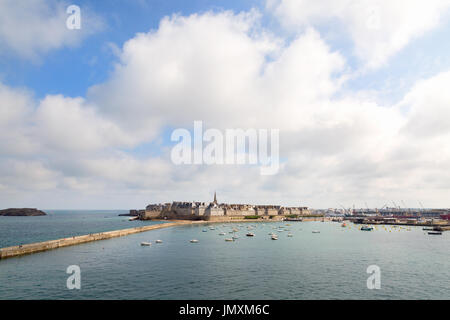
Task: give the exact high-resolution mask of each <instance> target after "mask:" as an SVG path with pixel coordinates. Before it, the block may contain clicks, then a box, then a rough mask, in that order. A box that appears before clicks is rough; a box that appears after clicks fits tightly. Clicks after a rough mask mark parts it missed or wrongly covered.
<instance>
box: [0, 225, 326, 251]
mask: <svg viewBox="0 0 450 320" xmlns="http://www.w3.org/2000/svg"><path fill="white" fill-rule="evenodd" d="M320 220H323V218H304V219H303V221H320ZM325 220H327V219H325ZM233 222H240V223H241V222H248V223H257V222H271V221H267V220H252V219H250V220H249V219H228V220H218V221H202V220H201V221H192V220H177V221H174V222H168V223H161V224H156V225H151V226H144V227H136V228H129V229H122V230H115V231H107V232H100V233H92V234H87V235H83V236H75V237H70V238H63V239H58V240H49V241H44V242H36V243H30V244H24V245H19V246H12V247H6V248H1V249H0V260H1V259H6V258H12V257H18V256H23V255H26V254H31V253H37V252H42V251H47V250H52V249H57V248H63V247H68V246H74V245H77V244H82V243H87V242H92V241H98V240H106V239H111V238H117V237H123V236H127V235H130V234H134V233H140V232H145V231H150V230H156V229H163V228H170V227H176V226H182V225H195V224H213V223H233ZM273 222H275V221H273Z"/></svg>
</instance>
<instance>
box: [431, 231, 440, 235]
mask: <svg viewBox="0 0 450 320" xmlns="http://www.w3.org/2000/svg"><path fill="white" fill-rule="evenodd" d="M428 234H431V235H441V234H442V231H429V232H428Z"/></svg>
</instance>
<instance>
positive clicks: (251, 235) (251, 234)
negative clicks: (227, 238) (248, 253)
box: [246, 232, 255, 237]
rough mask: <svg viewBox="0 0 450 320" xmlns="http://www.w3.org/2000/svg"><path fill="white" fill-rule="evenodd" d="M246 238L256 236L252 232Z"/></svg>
mask: <svg viewBox="0 0 450 320" xmlns="http://www.w3.org/2000/svg"><path fill="white" fill-rule="evenodd" d="M246 236H247V237H254V236H255V234H254V233H251V232H249V233H247V234H246Z"/></svg>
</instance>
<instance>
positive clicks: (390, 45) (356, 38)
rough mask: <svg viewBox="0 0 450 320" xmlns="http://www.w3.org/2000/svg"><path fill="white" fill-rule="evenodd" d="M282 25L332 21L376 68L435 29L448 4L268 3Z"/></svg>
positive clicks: (366, 0) (407, 0)
mask: <svg viewBox="0 0 450 320" xmlns="http://www.w3.org/2000/svg"><path fill="white" fill-rule="evenodd" d="M267 7H268V9H269V10H274V11H275V14H276V15H277V16H278V17H279V19H280V21H281V22H282V24H284V25H285V26H287V27H289V28H294V29H298V28H301V27H304V26H311V25H314V26H317V25H324V23H328V24H330V23H334V22H335V21H336V20H337V21H340V23H341V24H343V26H344V29H346V30H347V31H348V33H349V35H350V37H351V38H352V40H353V42H354V45H355V53H356V55H357V56H358V57H359V58H360V59H361V60H363V61H364V62H365V63H366V65H367V67H369V68H376V67H379V66H381V65H383V64H384V63H386V62H387V60H388V59H389V58H390V57H391V56H393V55H394V54H396V53H397V52H399V51H400V50H401V49H402V48H404V47H405V46H406V45H407V44H408V43H410V42H411V41H412V40H414V39H415V38H418V37H420V36H421V35H423V34H424V33H425V32H427V31H430V30H431V29H433V28H435V27H436V26H438V24H439V22H440V20H441V19H442V17H443V16H444V15H446V14H447V12H448V8H449V7H450V1H449V0H431V1H422V0H395V1H390V0H377V1H372V0H361V1H353V0H325V1H307V0H268V1H267Z"/></svg>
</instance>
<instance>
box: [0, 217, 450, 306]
mask: <svg viewBox="0 0 450 320" xmlns="http://www.w3.org/2000/svg"><path fill="white" fill-rule="evenodd" d="M47 212H48V213H49V214H48V215H47V216H42V217H0V247H6V246H11V245H17V244H25V243H31V242H37V241H44V240H52V239H58V238H63V237H69V236H75V235H82V234H89V233H95V232H102V231H110V230H118V229H125V228H131V227H136V226H142V225H148V224H154V223H164V222H155V221H128V217H120V216H118V214H120V213H125V211H120V210H111V211H73V210H72V211H71V210H62V211H47ZM359 228H360V226H359V225H354V224H351V223H348V224H347V227H342V226H341V224H340V223H336V222H319V221H317V222H254V221H249V222H245V223H225V224H223V223H214V224H207V225H185V226H178V227H171V228H165V229H157V230H152V231H148V232H143V233H138V234H133V235H128V236H125V237H120V238H113V239H109V240H102V241H96V242H90V243H86V244H81V245H76V246H71V247H65V248H59V249H55V250H51V251H46V252H41V253H35V254H31V255H25V256H21V257H15V258H10V259H5V260H0V299H7V300H9V299H11V300H16V299H125V300H128V299H188V300H189V299H192V300H202V299H233V300H234V299H255V300H265V299H276V300H278V299H282V300H312V299H314V300H315V299H358V300H359V299H380V300H385V299H401V300H402V299H450V246H449V244H450V232H444V233H443V235H440V236H438V235H428V234H427V232H426V231H423V230H422V228H421V227H392V226H376V227H375V229H374V230H373V231H361V230H360V229H359ZM233 229H237V230H238V231H235V232H233ZM313 231H315V232H314V233H313ZM248 232H252V233H254V237H247V236H246V234H247V233H248ZM221 233H225V235H220V234H221ZM270 233H275V234H277V235H278V240H272V239H271V236H270V235H269V234H270ZM232 236H236V237H237V239H236V240H235V241H233V242H228V241H225V238H231V237H232ZM192 239H196V240H198V242H197V243H191V242H190V240H192ZM156 240H162V243H156V242H155V241H156ZM144 241H145V242H151V243H152V245H151V246H141V242H144ZM71 266H77V268H79V271H80V273H79V283H80V288H79V289H77V288H75V289H74V288H73V286H72V287H71V286H70V285H69V286H68V282H70V281H68V279H69V278H70V277H72V276H73V273H72V272H73V271H72V270H73V267H72V269H71ZM68 271H69V273H68ZM375 284H376V285H375Z"/></svg>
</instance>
